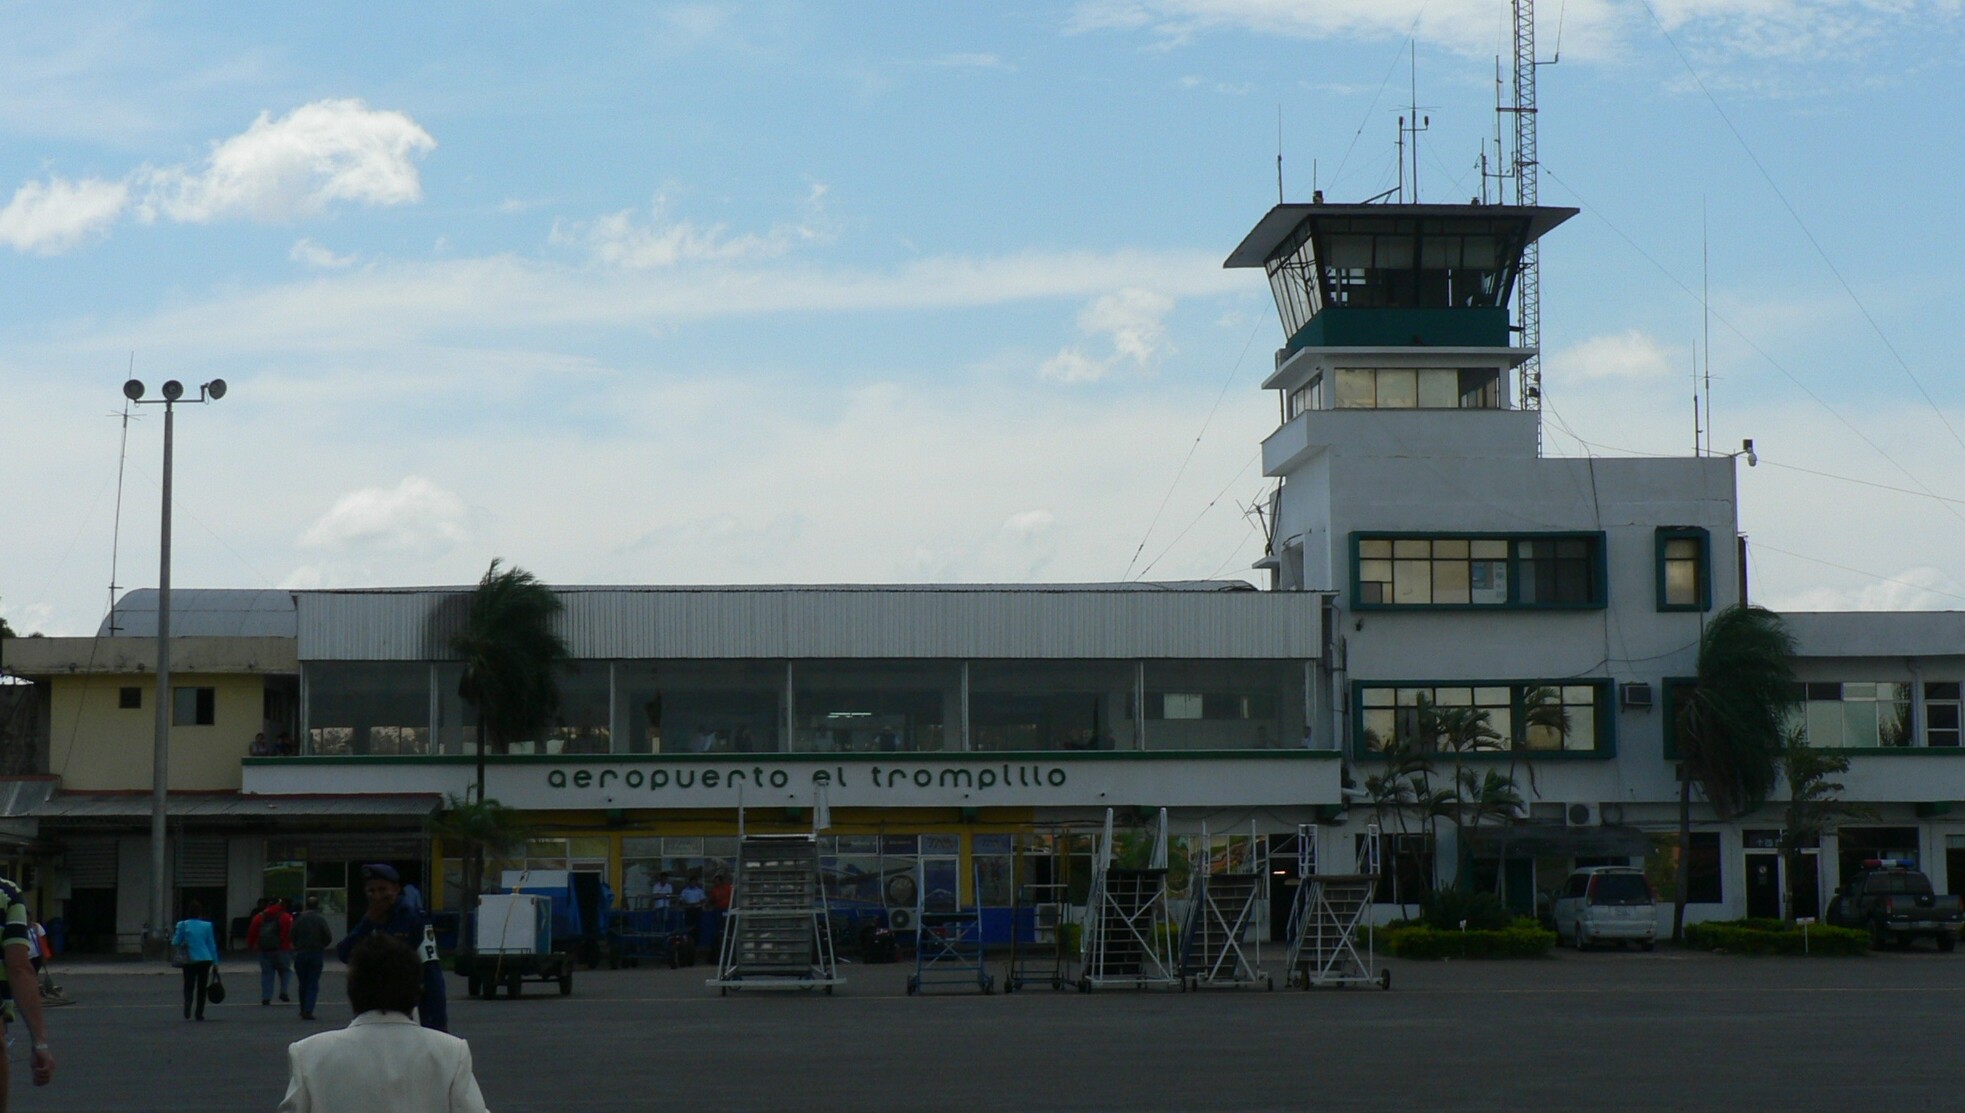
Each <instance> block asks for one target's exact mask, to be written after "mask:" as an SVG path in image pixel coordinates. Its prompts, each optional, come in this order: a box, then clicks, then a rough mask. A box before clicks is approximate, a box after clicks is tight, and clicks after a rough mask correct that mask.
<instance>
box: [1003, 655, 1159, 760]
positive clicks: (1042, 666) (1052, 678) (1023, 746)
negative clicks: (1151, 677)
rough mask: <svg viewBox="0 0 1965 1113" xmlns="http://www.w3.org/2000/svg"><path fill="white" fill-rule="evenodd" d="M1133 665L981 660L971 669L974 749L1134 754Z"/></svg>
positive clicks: (1121, 662) (1104, 662)
mask: <svg viewBox="0 0 1965 1113" xmlns="http://www.w3.org/2000/svg"><path fill="white" fill-rule="evenodd" d="M1134 670H1135V666H1134V664H1133V662H1131V661H976V662H973V663H972V664H970V666H969V724H970V730H971V732H972V733H973V740H972V745H971V748H972V749H977V750H988V751H1002V750H1112V749H1121V750H1130V749H1134V748H1136V747H1137V746H1138V738H1137V731H1136V724H1135V723H1134V722H1133V684H1134V680H1135V671H1134Z"/></svg>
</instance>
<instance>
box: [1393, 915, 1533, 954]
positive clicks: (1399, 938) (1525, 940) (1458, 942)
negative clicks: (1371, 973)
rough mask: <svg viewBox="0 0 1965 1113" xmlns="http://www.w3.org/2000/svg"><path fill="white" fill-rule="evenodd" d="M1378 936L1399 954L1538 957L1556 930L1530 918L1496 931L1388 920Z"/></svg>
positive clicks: (1394, 952)
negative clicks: (1462, 929) (1395, 922)
mask: <svg viewBox="0 0 1965 1113" xmlns="http://www.w3.org/2000/svg"><path fill="white" fill-rule="evenodd" d="M1378 937H1379V940H1380V943H1381V946H1383V948H1384V950H1385V951H1386V952H1387V953H1389V954H1393V955H1397V956H1398V957H1399V958H1540V957H1541V956H1543V955H1546V954H1548V953H1549V952H1550V951H1552V950H1554V949H1555V946H1556V933H1555V932H1553V931H1549V930H1548V929H1546V928H1544V927H1543V926H1542V925H1540V924H1538V923H1536V922H1535V921H1534V920H1516V921H1515V922H1513V923H1511V924H1509V925H1508V926H1507V927H1505V928H1502V929H1500V930H1499V931H1460V930H1457V929H1444V930H1443V929H1440V928H1432V927H1427V926H1425V925H1424V924H1416V923H1407V924H1391V925H1388V926H1386V927H1383V928H1380V929H1378Z"/></svg>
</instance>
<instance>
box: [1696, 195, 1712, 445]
mask: <svg viewBox="0 0 1965 1113" xmlns="http://www.w3.org/2000/svg"><path fill="white" fill-rule="evenodd" d="M1699 271H1700V274H1699V308H1700V309H1701V310H1703V311H1704V328H1705V333H1706V338H1705V347H1706V448H1707V449H1708V450H1711V448H1712V446H1713V300H1712V289H1713V260H1712V237H1711V236H1710V235H1708V233H1707V227H1706V199H1705V198H1704V197H1701V198H1699Z"/></svg>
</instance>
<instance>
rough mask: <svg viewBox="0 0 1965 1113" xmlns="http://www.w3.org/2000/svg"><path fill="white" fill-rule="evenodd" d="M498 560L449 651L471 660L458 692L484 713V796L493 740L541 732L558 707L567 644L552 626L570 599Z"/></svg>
mask: <svg viewBox="0 0 1965 1113" xmlns="http://www.w3.org/2000/svg"><path fill="white" fill-rule="evenodd" d="M501 563H502V561H499V560H493V561H492V562H491V567H490V568H488V569H486V570H485V573H484V579H482V580H479V581H478V586H477V590H476V591H474V592H472V593H471V597H470V612H469V614H468V616H467V617H466V619H465V622H464V628H463V629H462V630H459V631H458V632H457V633H456V634H455V635H453V636H452V637H451V639H450V650H451V652H452V653H455V654H456V655H457V656H458V657H459V658H461V659H462V660H463V662H464V677H463V679H462V680H461V681H459V682H458V685H457V694H458V695H459V696H460V697H462V698H463V700H464V702H466V703H468V704H470V705H471V707H472V708H473V709H474V710H476V712H477V718H478V762H477V800H478V802H479V803H483V802H484V777H485V773H484V764H485V763H484V755H485V750H486V749H487V748H488V745H496V746H499V747H501V748H503V749H509V748H510V746H511V744H512V743H513V742H518V741H522V740H524V739H527V738H531V737H534V736H536V735H537V734H538V733H539V732H540V731H542V730H544V729H545V727H546V726H547V725H549V724H550V723H551V722H552V720H553V715H554V714H555V713H556V712H558V711H559V679H558V676H557V669H558V667H559V664H560V662H562V661H564V660H566V658H567V649H566V642H565V640H564V639H562V638H561V637H560V636H559V634H558V633H557V632H556V631H555V630H554V629H553V619H554V618H555V617H557V616H558V615H559V613H560V611H561V610H563V609H564V606H565V605H564V604H562V603H561V602H560V600H559V596H557V595H555V594H553V589H552V588H550V587H547V586H546V585H545V584H543V583H540V582H539V580H538V578H537V577H535V576H534V575H533V574H532V573H530V572H527V571H525V570H524V569H522V568H516V567H513V568H501V567H500V564H501Z"/></svg>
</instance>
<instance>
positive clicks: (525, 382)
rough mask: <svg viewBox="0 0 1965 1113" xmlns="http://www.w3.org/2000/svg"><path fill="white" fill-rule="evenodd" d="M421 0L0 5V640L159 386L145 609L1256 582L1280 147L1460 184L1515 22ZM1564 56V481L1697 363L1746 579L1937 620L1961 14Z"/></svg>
mask: <svg viewBox="0 0 1965 1113" xmlns="http://www.w3.org/2000/svg"><path fill="white" fill-rule="evenodd" d="M406 7H407V14H401V13H397V12H395V11H383V12H378V10H377V9H375V8H374V7H372V6H366V5H364V6H356V5H349V4H338V3H318V4H312V5H305V6H299V7H295V6H286V5H225V4H193V3H173V4H168V5H162V4H159V5H139V4H128V3H124V4H112V5H93V4H87V3H75V4H63V5H39V4H0V288H3V289H4V290H5V291H6V297H4V298H0V616H5V617H6V618H7V619H8V620H9V621H10V622H11V623H12V625H13V626H14V627H15V628H16V629H17V630H19V631H20V632H22V633H28V632H44V633H48V634H51V635H73V634H87V633H90V632H92V631H93V630H94V629H95V628H96V625H97V624H98V622H99V621H100V619H101V617H102V615H103V613H104V611H105V609H106V605H107V602H108V599H109V585H110V584H111V583H112V582H114V583H117V584H119V585H121V586H122V587H123V588H125V589H128V588H132V587H143V586H151V585H154V584H155V583H156V577H157V549H158V546H157V540H158V505H159V490H160V483H159V480H160V477H161V474H162V466H161V465H162V435H163V429H162V425H163V420H162V411H161V407H152V406H141V407H135V408H133V409H132V411H131V414H130V420H129V421H128V423H127V432H126V430H125V422H124V418H123V410H124V407H123V404H122V403H123V399H122V396H121V392H120V389H119V388H120V386H121V384H122V382H123V381H124V380H125V379H126V378H128V377H130V375H131V374H132V373H134V375H135V376H136V377H137V378H138V379H140V380H142V381H143V382H145V383H146V384H148V385H149V390H150V397H152V398H155V397H156V396H157V394H158V390H159V388H160V385H161V383H162V382H163V381H164V380H166V379H178V380H181V381H183V382H184V383H185V384H187V386H189V387H190V388H191V392H192V393H193V394H194V395H195V393H196V389H197V385H198V384H200V383H204V382H207V381H210V380H211V379H214V378H223V379H224V380H225V381H226V383H227V384H228V386H229V388H230V389H229V392H228V393H227V394H226V396H225V398H224V399H223V400H222V401H218V402H214V403H211V404H208V405H204V406H180V407H179V412H178V419H177V428H176V453H175V460H176V470H175V492H176V498H175V504H176V511H177V513H176V519H175V533H174V546H173V547H174V563H173V580H174V583H175V584H176V585H178V586H189V587H255V588H257V587H292V588H311V587H361V586H386V585H421V584H464V583H470V582H473V581H475V580H476V579H477V578H478V576H479V575H481V574H482V572H483V570H484V568H485V567H486V565H487V564H488V563H489V562H490V561H491V560H492V558H494V557H500V558H504V559H505V560H507V561H508V562H513V563H516V564H519V565H520V566H522V567H525V568H527V569H529V570H531V571H533V572H535V573H536V574H538V575H539V576H540V577H541V578H543V579H545V580H547V581H548V582H552V583H560V584H583V583H605V584H636V583H764V582H770V583H808V582H809V583H841V582H882V583H918V582H941V581H962V582H1025V581H1112V580H1119V579H1138V578H1142V577H1144V578H1147V579H1185V578H1201V577H1211V576H1244V577H1248V578H1251V579H1252V580H1256V581H1257V582H1260V579H1259V574H1257V573H1254V572H1252V571H1250V568H1249V566H1250V563H1251V562H1252V561H1253V560H1255V559H1256V558H1257V557H1258V556H1259V555H1260V553H1261V549H1262V540H1261V536H1260V532H1259V530H1258V529H1257V526H1256V524H1255V522H1254V521H1253V520H1252V519H1251V518H1250V517H1249V516H1248V515H1247V514H1246V513H1245V512H1244V509H1243V508H1244V507H1246V506H1248V505H1250V504H1252V503H1254V502H1256V501H1257V500H1259V499H1260V498H1261V497H1262V495H1263V493H1264V491H1265V489H1266V485H1267V484H1268V483H1270V482H1271V481H1269V480H1265V479H1264V477H1263V476H1262V475H1261V469H1260V464H1259V460H1258V457H1257V451H1258V446H1259V444H1260V442H1261V439H1262V438H1263V437H1264V436H1266V435H1267V434H1268V433H1269V432H1271V431H1272V430H1273V428H1274V426H1275V422H1276V419H1277V403H1276V400H1275V398H1274V397H1273V396H1271V395H1269V394H1266V393H1265V392H1263V391H1262V390H1261V389H1260V386H1259V384H1260V382H1261V380H1262V378H1263V377H1264V375H1265V373H1266V370H1267V368H1269V367H1270V366H1271V364H1272V359H1273V353H1274V350H1275V349H1276V347H1278V346H1279V345H1280V344H1281V343H1282V341H1283V340H1284V337H1283V335H1282V329H1281V326H1280V325H1279V324H1278V323H1277V320H1276V316H1275V311H1274V307H1273V305H1272V303H1271V301H1270V299H1269V295H1268V290H1267V288H1266V285H1265V283H1264V282H1263V280H1262V278H1261V276H1260V274H1258V273H1256V272H1252V271H1246V270H1233V271H1231V270H1224V269H1222V267H1221V262H1222V260H1223V258H1224V257H1225V256H1226V255H1227V254H1228V252H1229V251H1230V250H1231V249H1232V248H1233V247H1234V246H1235V245H1236V243H1237V242H1239V241H1240V239H1241V237H1242V236H1243V234H1244V233H1246V232H1247V231H1248V229H1249V228H1250V227H1251V226H1252V225H1253V224H1254V223H1255V222H1256V220H1257V219H1258V218H1260V217H1261V215H1262V214H1263V213H1264V212H1265V211H1266V210H1267V209H1268V208H1269V207H1270V206H1271V205H1272V204H1274V203H1275V201H1276V199H1277V164H1276V159H1277V154H1278V151H1279V149H1280V151H1281V154H1282V157H1283V166H1282V179H1283V181H1282V186H1283V195H1284V196H1285V197H1286V198H1287V199H1289V200H1291V201H1305V200H1308V199H1309V195H1310V193H1311V190H1312V189H1313V188H1315V189H1321V190H1322V191H1323V192H1324V194H1325V196H1326V198H1327V199H1328V200H1331V201H1360V200H1364V199H1366V198H1369V197H1372V196H1373V195H1376V194H1379V193H1381V192H1382V191H1385V190H1388V189H1392V188H1394V187H1395V186H1396V185H1397V184H1398V177H1397V174H1398V171H1397V166H1398V162H1397V159H1396V154H1395V141H1396V138H1397V135H1398V122H1397V121H1398V119H1399V117H1400V116H1401V115H1404V114H1410V113H1412V109H1411V108H1410V107H1408V106H1410V105H1413V104H1415V103H1416V104H1417V105H1418V112H1417V114H1418V115H1420V116H1422V117H1423V118H1424V119H1425V121H1426V124H1425V129H1426V130H1424V131H1423V132H1422V133H1421V134H1420V136H1419V138H1418V140H1417V157H1418V164H1419V168H1418V183H1417V188H1418V191H1419V193H1418V195H1419V197H1420V198H1421V199H1422V200H1428V201H1462V200H1466V199H1468V198H1470V197H1473V196H1475V195H1478V194H1479V193H1480V192H1481V189H1482V176H1481V173H1480V158H1481V155H1482V153H1483V151H1484V150H1485V151H1488V152H1489V153H1490V161H1493V158H1492V148H1493V139H1494V134H1495V121H1496V117H1495V113H1494V100H1495V89H1494V86H1495V73H1496V66H1497V62H1496V58H1497V55H1500V56H1503V57H1504V58H1505V56H1507V55H1508V54H1510V52H1511V51H1512V45H1511V39H1510V37H1509V36H1510V29H1509V28H1510V24H1509V14H1508V6H1507V4H1506V3H1505V2H1502V0H1305V2H1292V0H1085V2H1070V0H1065V2H1059V3H1036V2H1032V3H1017V2H1015V0H1011V2H1005V3H950V4H932V5H902V4H890V3H833V4H816V3H815V4H800V3H757V4H750V3H727V4H726V3H693V4H677V5H665V4H656V3H646V4H642V3H637V4H618V5H601V4H551V3H535V4H498V3H492V4H472V5H463V4H445V3H434V2H433V3H428V4H421V5H411V6H406ZM1537 33H1538V41H1539V44H1540V50H1539V52H1538V53H1539V55H1540V57H1541V58H1542V60H1543V61H1544V63H1547V64H1544V65H1542V66H1539V67H1538V68H1537V75H1538V86H1539V90H1540V96H1539V109H1540V111H1539V113H1538V123H1539V139H1540V143H1539V146H1540V152H1541V163H1542V174H1541V178H1540V183H1541V191H1540V196H1541V200H1542V202H1543V203H1544V204H1551V205H1573V206H1577V207H1579V208H1581V209H1582V210H1583V213H1582V215H1581V216H1579V217H1577V218H1576V219H1574V220H1572V221H1570V222H1569V223H1568V224H1566V225H1564V226H1563V227H1562V228H1560V229H1558V230H1557V231H1556V232H1554V233H1553V234H1552V235H1551V236H1550V237H1549V238H1548V239H1547V240H1545V241H1544V247H1543V254H1542V259H1543V317H1542V322H1543V324H1542V330H1543V350H1544V353H1545V359H1544V363H1545V390H1546V398H1547V406H1546V408H1545V411H1544V413H1545V436H1544V441H1545V452H1546V453H1547V454H1549V455H1557V456H1581V455H1585V454H1595V455H1599V456H1619V455H1632V454H1636V455H1674V454H1685V453H1689V452H1691V451H1693V416H1692V390H1693V387H1692V377H1693V368H1694V367H1695V366H1697V365H1700V364H1704V365H1705V366H1706V368H1707V369H1708V370H1709V372H1710V376H1711V380H1712V386H1711V394H1712V412H1711V429H1710V444H1711V446H1712V447H1713V449H1714V450H1717V451H1731V450H1733V449H1736V448H1737V447H1738V446H1739V444H1740V442H1741V440H1742V439H1743V438H1747V437H1751V438H1753V439H1754V442H1755V449H1756V455H1757V457H1758V459H1759V465H1758V466H1757V467H1754V468H1751V469H1748V468H1744V467H1743V468H1741V469H1740V491H1741V507H1740V515H1741V529H1742V530H1743V531H1744V532H1745V533H1747V534H1748V535H1749V538H1750V543H1751V552H1752V554H1753V556H1752V565H1751V571H1752V584H1753V588H1752V590H1753V594H1754V596H1755V598H1756V599H1757V600H1758V601H1760V602H1763V603H1766V604H1767V605H1769V606H1773V607H1776V608H1778V609H1965V565H1961V559H1960V557H1959V555H1958V554H1959V553H1960V552H1961V551H1965V483H1962V482H1961V481H1960V478H1959V477H1960V476H1961V475H1965V371H1962V370H1961V367H1960V361H1959V359H1958V356H1957V354H1956V348H1957V345H1956V343H1955V332H1956V329H1957V325H1956V322H1957V321H1958V320H1959V319H1960V314H1959V313H1958V312H1957V309H1956V306H1957V305H1958V303H1959V302H1960V301H1961V300H1962V299H1965V271H1961V268H1960V267H1959V266H1958V260H1959V259H1960V258H1961V256H1965V225H1961V220H1960V217H1959V215H1958V211H1957V208H1956V199H1957V197H1958V189H1959V186H1958V183H1959V182H1961V181H1965V144H1961V143H1960V142H1959V139H1958V133H1957V117H1958V113H1959V110H1960V109H1961V108H1965V80H1962V78H1965V10H1962V9H1961V0H1649V2H1648V3H1643V2H1640V3H1631V2H1626V0H1568V2H1561V0H1543V5H1542V7H1541V10H1540V11H1539V13H1538V22H1537ZM1702 291H1703V292H1704V293H1703V295H1702ZM1708 338H1709V341H1708ZM1708 350H1710V362H1709V363H1707V362H1706V361H1707V353H1708ZM125 436H127V451H126V452H125V442H124V438H125ZM119 463H120V465H121V469H122V473H121V481H120V484H119V480H118V473H119ZM119 492H120V511H119Z"/></svg>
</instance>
